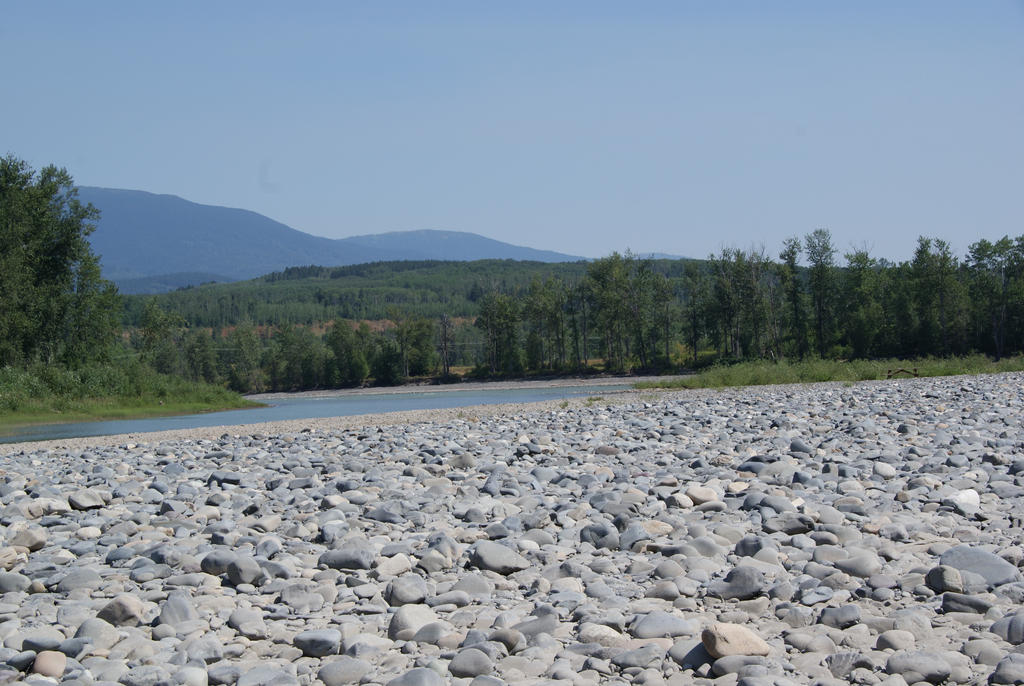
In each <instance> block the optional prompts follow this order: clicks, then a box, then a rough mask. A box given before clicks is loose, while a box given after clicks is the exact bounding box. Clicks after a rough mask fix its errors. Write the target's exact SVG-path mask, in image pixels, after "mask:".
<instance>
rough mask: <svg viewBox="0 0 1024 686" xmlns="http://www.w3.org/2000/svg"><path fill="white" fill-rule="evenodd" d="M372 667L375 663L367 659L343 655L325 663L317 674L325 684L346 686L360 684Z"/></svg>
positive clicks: (327, 685)
mask: <svg viewBox="0 0 1024 686" xmlns="http://www.w3.org/2000/svg"><path fill="white" fill-rule="evenodd" d="M372 669H373V665H371V664H370V663H369V662H367V661H366V660H360V659H358V658H354V657H348V656H346V655H342V656H341V657H339V658H338V659H336V660H333V661H332V662H328V663H326V664H324V665H323V666H322V667H321V668H320V671H319V672H317V675H316V676H317V678H318V679H320V681H322V682H324V686H344V684H358V683H359V682H360V680H361V679H362V678H363V677H364V676H366V675H367V674H369V673H370V671H371V670H372Z"/></svg>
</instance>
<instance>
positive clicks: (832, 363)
mask: <svg viewBox="0 0 1024 686" xmlns="http://www.w3.org/2000/svg"><path fill="white" fill-rule="evenodd" d="M897 369H916V370H917V374H918V376H956V375H960V374H997V373H1000V372H1019V371H1024V356H1021V355H1018V356H1016V357H1007V358H1003V359H1002V360H999V361H998V362H995V361H993V360H991V359H990V358H988V357H986V356H984V355H969V356H966V357H926V358H920V359H916V360H850V361H843V360H806V361H803V362H789V361H783V362H770V361H765V360H759V361H752V362H739V363H736V364H719V365H715V366H714V367H710V368H708V369H705V370H703V371H701V372H699V373H697V374H693V375H689V376H681V377H679V378H676V379H669V380H664V381H641V382H639V383H637V384H636V388H640V389H647V388H726V387H730V386H765V385H771V384H801V383H818V382H823V381H840V382H843V381H845V382H854V381H868V380H871V379H885V378H886V375H887V374H888V372H889V371H890V370H897ZM898 376H899V377H900V378H903V377H905V376H906V375H905V374H900V375H898Z"/></svg>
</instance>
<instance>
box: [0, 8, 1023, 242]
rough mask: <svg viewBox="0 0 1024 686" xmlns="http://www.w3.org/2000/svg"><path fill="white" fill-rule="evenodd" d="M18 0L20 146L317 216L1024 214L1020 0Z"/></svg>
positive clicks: (765, 224) (391, 219)
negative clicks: (290, 0)
mask: <svg viewBox="0 0 1024 686" xmlns="http://www.w3.org/2000/svg"><path fill="white" fill-rule="evenodd" d="M297 6H298V9H294V8H292V7H285V6H284V5H282V4H280V3H253V2H245V3H242V2H216V3H191V2H183V3H145V2H141V3H140V2H97V3H82V2H63V3H61V2H55V3H34V2H7V3H5V4H4V12H3V20H2V22H0V58H2V59H3V63H4V64H6V65H8V67H7V69H5V74H4V77H3V81H2V90H0V92H2V93H3V99H4V103H3V106H2V107H0V154H3V153H6V152H9V153H12V154H14V155H15V156H17V157H19V158H23V159H26V160H28V161H29V162H30V163H31V164H32V165H33V166H35V167H37V168H38V167H40V166H42V165H44V164H47V163H55V164H57V165H58V166H64V167H67V169H68V170H69V171H70V172H71V174H72V175H73V176H74V178H75V180H76V182H77V183H79V184H82V185H95V186H107V187H116V188H133V189H141V190H147V191H152V192H158V193H171V194H175V195H180V196H182V197H184V198H187V199H189V200H193V201H196V202H202V203H208V204H215V205H225V206H230V207H242V208H245V209H250V210H254V211H257V212H260V213H263V214H266V215H268V216H270V217H272V218H274V219H277V220H279V221H282V222H284V223H286V224H288V225H290V226H292V227H294V228H297V229H300V230H302V231H306V232H309V233H313V234H318V235H323V236H330V237H342V236H350V235H357V234H366V233H378V232H383V231H395V230H405V229H421V228H436V229H451V230H461V231H472V232H475V233H480V234H483V235H486V236H490V237H492V238H497V239H500V240H505V241H509V242H512V243H516V244H520V245H529V246H531V247H537V248H545V249H551V250H560V251H563V252H568V253H572V254H581V255H585V256H589V257H598V256H602V255H606V254H608V253H610V252H611V251H613V250H619V251H623V250H625V249H627V248H629V249H632V250H633V251H634V252H638V253H646V252H652V251H657V252H665V253H673V254H679V255H687V256H693V257H706V256H707V255H708V254H710V253H712V252H717V251H718V250H720V249H721V248H722V247H725V246H735V247H741V248H747V247H751V246H761V245H763V246H764V248H765V250H766V252H767V253H768V254H769V255H773V256H774V255H777V254H778V252H779V250H780V248H781V244H782V241H783V239H784V238H786V237H788V236H793V235H804V234H807V233H809V232H811V231H813V230H814V229H816V228H819V227H825V228H828V229H829V230H830V231H831V232H832V234H833V238H834V241H835V243H836V246H837V247H838V248H839V250H840V252H843V251H846V250H848V249H849V248H850V247H851V246H856V247H862V246H866V247H869V248H870V249H871V251H872V254H874V255H875V256H878V257H886V258H889V259H905V258H907V257H909V256H910V254H911V253H912V251H913V247H914V244H915V242H916V238H917V236H918V235H922V234H924V235H928V236H935V237H940V238H945V239H946V240H948V241H950V242H951V243H952V244H953V246H954V248H955V249H956V251H957V252H958V253H959V254H963V252H964V251H965V250H966V247H967V245H968V244H969V243H971V242H973V241H975V240H977V239H978V238H981V237H988V238H997V237H999V236H1002V235H1004V234H1010V235H1014V236H1016V235H1020V234H1022V233H1024V222H1022V221H1021V219H1022V217H1024V212H1022V210H1024V162H1022V160H1024V3H1022V2H1020V1H1017V2H1014V1H1001V0H992V1H990V2H980V3H972V2H960V1H957V2H945V1H941V0H940V1H931V0H929V1H921V2H857V3H832V2H811V1H808V2H727V3H717V2H714V3H713V2H699V3H698V2H645V3H612V2H607V3H604V2H561V3H549V2H516V3H480V2H465V3H456V2H439V3H421V2H417V3H411V2H410V3H407V2H392V3H345V2H342V3H333V2H331V3H327V2H323V3H316V2H310V3H302V4H299V5H297Z"/></svg>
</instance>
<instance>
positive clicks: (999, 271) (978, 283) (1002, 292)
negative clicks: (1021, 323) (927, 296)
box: [967, 236, 1024, 360]
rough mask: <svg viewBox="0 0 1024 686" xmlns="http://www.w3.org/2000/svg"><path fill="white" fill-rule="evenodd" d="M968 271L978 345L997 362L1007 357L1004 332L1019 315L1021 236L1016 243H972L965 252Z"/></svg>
mask: <svg viewBox="0 0 1024 686" xmlns="http://www.w3.org/2000/svg"><path fill="white" fill-rule="evenodd" d="M967 268H968V272H969V274H970V292H971V299H972V301H973V303H974V308H975V315H974V317H973V319H974V321H975V330H976V331H978V333H979V336H978V338H979V339H980V340H979V344H980V345H982V346H984V348H985V349H987V350H990V351H991V352H992V354H993V355H995V357H996V359H997V360H998V359H1000V358H1002V357H1003V356H1004V355H1005V354H1006V341H1007V331H1008V329H1009V328H1010V327H1011V324H1012V323H1013V321H1014V319H1015V318H1017V319H1019V318H1020V314H1021V312H1020V310H1021V301H1022V297H1024V283H1022V281H1024V236H1022V237H1019V238H1018V239H1017V240H1016V241H1012V240H1010V238H1009V237H1008V236H1004V237H1003V238H1000V239H999V240H998V241H996V242H995V243H993V242H991V241H988V240H985V239H982V240H980V241H978V242H976V243H973V244H972V245H971V246H970V247H969V248H968V265H967ZM985 331H987V335H985V334H983V333H982V332H985ZM986 339H987V340H986ZM1017 345H1018V346H1019V345H1020V343H1019V342H1018V344H1017Z"/></svg>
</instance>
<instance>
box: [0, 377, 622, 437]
mask: <svg viewBox="0 0 1024 686" xmlns="http://www.w3.org/2000/svg"><path fill="white" fill-rule="evenodd" d="M629 383H630V382H626V381H622V382H619V383H615V382H610V383H608V384H600V385H598V384H593V383H591V384H580V385H557V386H543V385H533V384H530V385H528V386H526V387H523V388H510V387H509V386H511V385H512V384H500V385H496V386H497V387H496V388H487V387H486V386H487V384H474V386H475V387H474V388H473V389H472V390H453V389H452V388H451V387H445V388H444V390H423V391H419V390H410V389H409V388H403V389H402V390H400V391H394V392H388V391H381V392H361V393H351V394H344V393H343V394H317V393H313V394H306V393H297V394H295V395H288V394H274V395H272V396H264V397H258V398H257V399H258V400H260V401H261V402H266V403H268V405H267V406H266V407H256V408H251V409H245V410H227V411H224V412H207V413H203V414H189V415H178V416H173V417H150V418H147V419H122V420H112V421H100V422H72V423H66V424H39V425H35V426H26V427H22V428H19V429H16V430H15V432H14V433H12V434H9V435H4V436H0V443H17V442H22V441H44V440H50V439H61V438H80V437H85V436H109V435H114V434H134V433H145V432H150V431H170V430H187V429H195V428H199V427H208V426H226V425H232V424H258V423H263V422H277V421H284V420H290V419H313V418H321V417H347V416H351V415H361V414H380V413H384V412H398V411H402V410H433V409H441V408H451V407H469V406H472V405H496V404H501V403H529V402H537V401H540V400H557V399H559V398H570V397H578V396H581V395H600V394H601V393H603V392H611V391H621V390H623V389H624V388H628V386H629Z"/></svg>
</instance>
